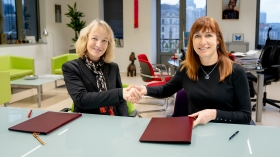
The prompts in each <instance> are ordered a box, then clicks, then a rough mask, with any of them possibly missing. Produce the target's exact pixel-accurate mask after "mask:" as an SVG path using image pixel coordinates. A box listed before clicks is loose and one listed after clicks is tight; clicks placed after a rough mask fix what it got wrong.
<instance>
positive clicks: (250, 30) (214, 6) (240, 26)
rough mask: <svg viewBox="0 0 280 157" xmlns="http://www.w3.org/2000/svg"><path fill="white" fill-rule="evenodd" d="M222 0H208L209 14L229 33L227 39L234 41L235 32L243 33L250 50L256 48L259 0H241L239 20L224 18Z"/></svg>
mask: <svg viewBox="0 0 280 157" xmlns="http://www.w3.org/2000/svg"><path fill="white" fill-rule="evenodd" d="M222 1H223V0H207V16H210V17H213V18H214V19H215V20H216V21H217V22H218V24H219V25H220V27H221V29H222V31H223V32H226V33H227V39H226V41H228V42H231V41H232V34H233V33H243V34H244V42H249V50H254V49H255V33H256V6H257V0H241V1H240V11H239V19H238V20H230V19H227V20H223V19H222Z"/></svg>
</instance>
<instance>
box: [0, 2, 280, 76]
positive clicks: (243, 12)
mask: <svg viewBox="0 0 280 157" xmlns="http://www.w3.org/2000/svg"><path fill="white" fill-rule="evenodd" d="M36 2H38V3H36ZM75 2H76V3H77V10H79V11H81V12H83V13H84V14H85V17H83V18H82V20H85V21H86V24H89V23H90V22H91V21H92V20H93V19H96V18H99V19H104V9H103V8H104V6H103V0H2V6H1V8H2V14H3V15H5V14H4V13H5V12H4V6H5V5H4V4H5V3H9V4H17V5H19V4H21V3H26V5H27V6H28V4H29V5H30V6H33V7H36V6H37V7H38V8H39V12H37V16H38V17H39V18H38V19H36V18H34V16H30V18H31V19H32V18H33V19H32V21H36V20H38V22H39V24H38V25H37V27H36V24H35V25H32V24H30V27H32V28H34V29H35V28H36V31H37V32H38V34H37V35H36V38H38V39H39V38H40V39H41V40H42V43H38V44H18V45H9V44H5V45H0V55H16V56H25V57H31V58H34V59H35V67H36V68H35V74H49V73H51V64H50V59H51V58H52V57H54V56H58V55H62V54H65V53H68V51H69V49H71V47H70V45H72V43H73V42H72V40H71V39H72V38H73V36H74V31H73V30H72V29H70V28H68V27H66V24H67V23H69V20H70V19H69V18H68V17H66V16H65V15H64V14H65V13H66V12H68V7H67V5H68V4H69V5H71V6H73V4H74V3H75ZM133 2H134V1H133V0H123V42H124V46H123V47H116V49H115V59H114V62H116V63H117V64H118V65H119V68H120V72H121V73H126V71H127V66H128V65H129V64H130V61H129V59H128V56H129V55H130V53H131V52H135V54H136V55H137V54H139V53H145V54H146V55H147V56H148V58H149V59H150V61H151V62H152V63H159V62H164V61H163V60H164V59H165V57H162V56H167V57H168V55H171V54H172V53H173V52H172V51H171V53H170V51H168V52H161V48H160V47H158V45H159V44H158V43H159V42H160V39H161V38H163V39H165V38H169V37H170V27H171V26H170V25H169V23H168V22H170V21H168V20H167V22H166V25H161V26H162V27H165V28H163V29H165V30H166V31H165V32H166V34H164V33H159V32H160V31H162V28H161V27H159V24H165V23H164V22H162V21H161V19H158V12H157V9H156V8H157V6H161V9H164V7H165V9H166V10H167V12H170V13H173V15H175V17H172V19H174V20H173V21H171V23H172V22H174V23H175V24H176V26H174V27H172V30H173V32H174V33H173V34H174V35H173V37H172V38H174V39H177V40H181V39H182V36H181V33H180V32H182V30H183V29H182V28H180V27H179V25H178V24H179V23H180V22H179V21H180V20H181V16H180V15H179V12H181V9H179V6H180V5H182V4H185V5H186V4H187V6H186V7H181V8H186V9H185V12H186V16H185V18H186V19H190V18H193V17H195V16H203V15H207V16H210V17H213V18H214V19H215V20H216V21H217V22H218V23H219V25H220V27H221V29H222V31H223V32H224V33H225V34H226V36H225V37H226V38H225V40H226V41H227V42H231V41H232V34H233V33H243V34H244V42H249V49H250V50H254V49H256V48H257V47H258V45H259V44H260V45H263V44H264V42H265V40H266V37H267V36H266V35H267V34H266V33H267V29H268V27H269V26H272V27H273V29H272V31H271V36H270V37H271V39H278V40H279V39H280V35H279V34H280V31H279V29H280V20H279V18H278V16H277V15H279V13H280V11H279V10H277V9H276V7H275V6H279V5H280V2H278V0H269V1H268V0H238V1H237V3H239V5H240V8H239V19H222V8H223V0H185V1H180V0H173V1H165V0H139V27H138V28H134V4H133ZM174 2H175V3H174ZM258 3H259V4H264V5H261V7H263V8H261V9H260V10H258V9H257V8H258V7H257V5H259V4H258ZM35 4H36V5H35ZM163 4H165V5H163ZM202 4H203V5H202ZM278 4H279V5H278ZM55 5H60V6H61V19H60V21H61V22H56V20H55V19H56V18H55V17H56V14H55ZM14 8H15V9H16V5H15V6H14ZM274 8H275V9H274ZM22 11H23V14H24V8H23V9H22ZM162 11H163V10H162ZM34 14H35V12H31V15H34ZM9 16H12V15H9ZM259 17H260V18H259ZM10 18H11V17H10ZM192 20H193V21H194V20H195V19H192ZM30 21H31V20H30ZM259 23H260V24H259ZM258 24H259V25H258ZM23 25H24V23H23ZM185 26H186V27H185V28H184V31H188V29H189V28H190V26H191V23H187V24H186V25H185ZM257 26H258V27H257ZM2 28H3V30H4V31H5V27H4V26H2ZM43 29H46V30H48V32H49V35H48V36H46V37H45V36H43V35H42V31H43ZM257 29H259V30H257ZM159 30H160V31H159ZM11 31H12V30H6V32H11ZM20 31H22V30H19V31H18V32H20ZM32 31H34V30H28V31H27V35H28V33H29V34H32ZM177 32H178V33H177ZM18 34H20V33H18ZM34 36H35V35H34ZM256 38H257V39H258V40H257V41H256ZM124 58H127V59H124ZM135 65H136V67H139V62H137V61H136V62H135ZM137 72H139V71H137Z"/></svg>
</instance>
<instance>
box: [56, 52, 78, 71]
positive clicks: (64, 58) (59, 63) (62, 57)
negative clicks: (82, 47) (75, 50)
mask: <svg viewBox="0 0 280 157" xmlns="http://www.w3.org/2000/svg"><path fill="white" fill-rule="evenodd" d="M77 58H79V56H78V54H63V55H60V56H56V57H53V58H52V74H62V70H61V67H62V65H63V64H64V63H65V62H67V61H70V60H74V59H77Z"/></svg>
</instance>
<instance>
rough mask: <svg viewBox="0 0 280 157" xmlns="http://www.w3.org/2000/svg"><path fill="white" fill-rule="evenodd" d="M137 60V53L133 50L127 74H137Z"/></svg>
mask: <svg viewBox="0 0 280 157" xmlns="http://www.w3.org/2000/svg"><path fill="white" fill-rule="evenodd" d="M135 60H136V57H135V53H134V52H131V54H130V56H129V61H131V63H130V64H129V65H128V67H127V76H129V75H130V76H131V77H133V76H136V66H135V64H134V61H135Z"/></svg>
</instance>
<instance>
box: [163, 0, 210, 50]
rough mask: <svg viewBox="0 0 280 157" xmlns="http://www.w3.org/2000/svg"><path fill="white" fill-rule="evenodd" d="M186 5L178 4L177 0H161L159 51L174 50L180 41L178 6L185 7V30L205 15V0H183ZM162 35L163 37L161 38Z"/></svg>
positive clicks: (181, 33)
mask: <svg viewBox="0 0 280 157" xmlns="http://www.w3.org/2000/svg"><path fill="white" fill-rule="evenodd" d="M185 2H186V3H185V4H186V6H180V1H179V0H177V1H176V0H161V6H160V7H161V8H160V9H161V13H160V14H161V15H160V16H161V17H160V18H161V20H160V21H161V28H162V31H161V52H174V49H175V47H176V46H178V43H179V42H180V41H179V40H180V36H182V35H183V32H179V31H180V28H179V27H180V21H181V20H180V7H184V8H185V9H186V20H185V27H186V28H185V30H186V31H190V29H191V26H192V24H193V23H194V21H195V20H196V19H197V18H199V17H201V16H205V15H206V0H185ZM163 37H164V38H163Z"/></svg>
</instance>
